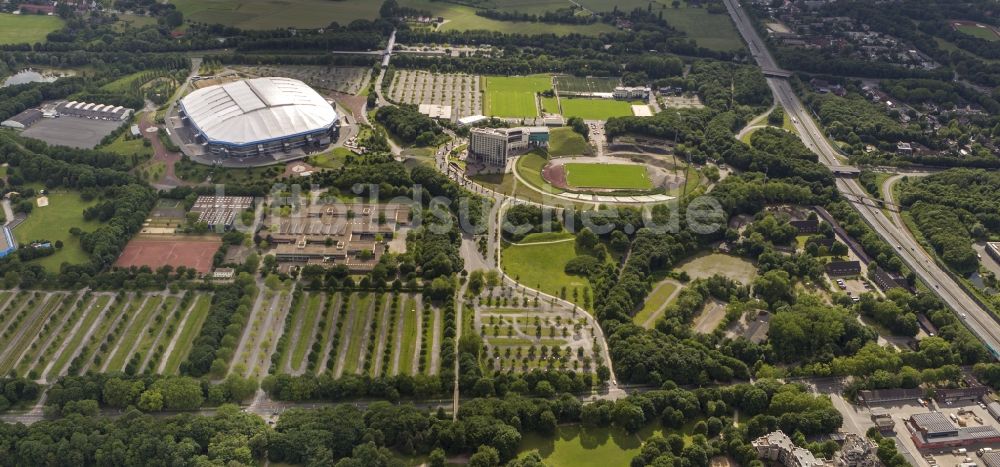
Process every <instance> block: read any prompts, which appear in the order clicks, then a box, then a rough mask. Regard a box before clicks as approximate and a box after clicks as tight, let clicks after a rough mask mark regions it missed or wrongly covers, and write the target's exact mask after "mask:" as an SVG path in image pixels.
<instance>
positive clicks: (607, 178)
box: [566, 163, 653, 190]
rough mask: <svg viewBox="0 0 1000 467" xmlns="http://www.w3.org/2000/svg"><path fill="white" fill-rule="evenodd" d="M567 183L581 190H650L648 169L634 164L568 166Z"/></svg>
mask: <svg viewBox="0 0 1000 467" xmlns="http://www.w3.org/2000/svg"><path fill="white" fill-rule="evenodd" d="M566 182H567V183H569V184H570V185H572V186H574V187H580V188H608V189H630V190H648V189H650V188H653V183H652V182H651V181H650V180H649V175H648V173H647V172H646V167H645V166H642V165H633V164H579V163H569V164H566Z"/></svg>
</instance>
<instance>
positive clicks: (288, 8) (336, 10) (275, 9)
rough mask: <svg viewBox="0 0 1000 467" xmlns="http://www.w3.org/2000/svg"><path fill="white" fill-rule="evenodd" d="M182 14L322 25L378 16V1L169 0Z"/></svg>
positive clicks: (208, 19)
mask: <svg viewBox="0 0 1000 467" xmlns="http://www.w3.org/2000/svg"><path fill="white" fill-rule="evenodd" d="M171 3H173V4H174V5H176V6H177V9H178V10H180V11H181V13H184V18H185V19H189V20H191V21H197V22H202V23H209V24H215V23H218V24H224V25H226V26H235V27H238V28H241V29H276V28H283V27H300V28H322V27H326V26H328V25H329V24H330V22H331V21H336V22H338V23H340V24H348V23H350V22H351V21H354V20H356V19H374V18H376V17H378V9H379V7H380V6H381V2H371V1H365V0H348V1H342V2H330V1H327V0H297V1H295V2H285V1H279V0H171Z"/></svg>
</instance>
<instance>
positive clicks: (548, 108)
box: [542, 97, 562, 114]
mask: <svg viewBox="0 0 1000 467" xmlns="http://www.w3.org/2000/svg"><path fill="white" fill-rule="evenodd" d="M542 112H545V113H549V114H562V111H561V110H559V99H557V98H555V97H543V98H542Z"/></svg>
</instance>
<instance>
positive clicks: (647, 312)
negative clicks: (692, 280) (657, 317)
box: [632, 281, 677, 326]
mask: <svg viewBox="0 0 1000 467" xmlns="http://www.w3.org/2000/svg"><path fill="white" fill-rule="evenodd" d="M675 290H677V284H676V283H674V282H673V281H670V282H667V281H664V282H661V283H659V284H657V285H654V286H653V291H652V292H650V294H649V295H648V296H647V297H646V301H645V302H643V304H642V309H641V310H639V312H638V313H636V314H635V316H634V317H632V322H633V323H635V324H637V325H639V326H642V325H644V324H645V323H646V320H648V319H649V318H650V317H651V316H653V313H655V312H656V310H657V309H659V308H660V307H661V306H663V304H664V303H665V302H666V301H667V298H669V297H670V294H672V293H674V291H675Z"/></svg>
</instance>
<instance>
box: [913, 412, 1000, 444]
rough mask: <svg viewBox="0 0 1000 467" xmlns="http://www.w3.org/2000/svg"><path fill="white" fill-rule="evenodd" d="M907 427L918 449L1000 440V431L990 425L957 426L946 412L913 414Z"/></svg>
mask: <svg viewBox="0 0 1000 467" xmlns="http://www.w3.org/2000/svg"><path fill="white" fill-rule="evenodd" d="M906 428H907V430H909V432H910V438H912V439H913V444H915V445H916V446H917V449H940V448H950V447H961V446H969V445H972V444H987V443H997V442H1000V431H997V429H996V428H994V427H992V426H988V425H984V426H963V427H956V426H955V425H954V424H953V423H952V422H951V420H949V419H948V417H947V416H945V414H943V413H941V412H927V413H918V414H913V415H911V416H910V418H908V419H907V420H906Z"/></svg>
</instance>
